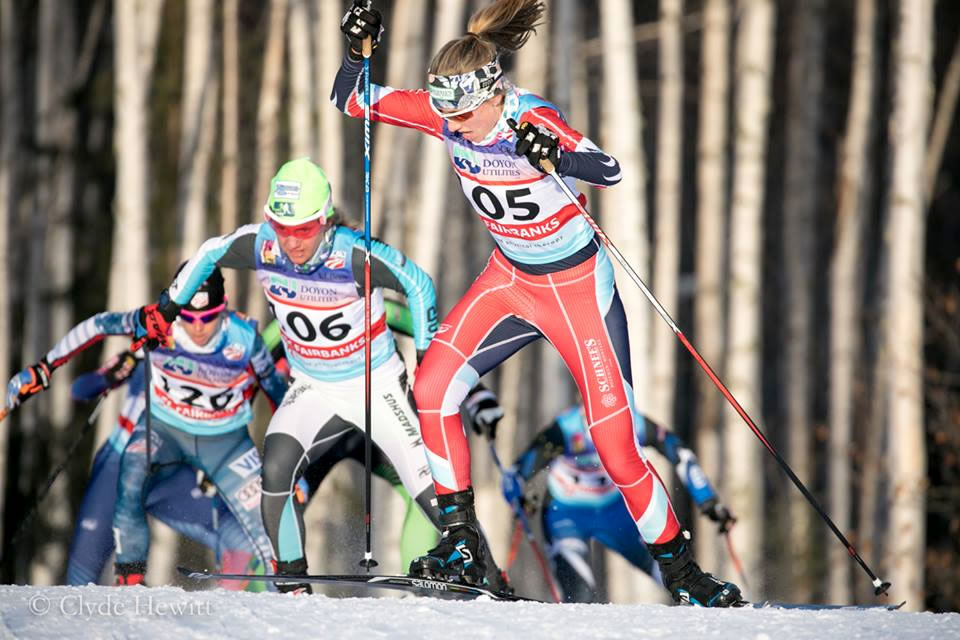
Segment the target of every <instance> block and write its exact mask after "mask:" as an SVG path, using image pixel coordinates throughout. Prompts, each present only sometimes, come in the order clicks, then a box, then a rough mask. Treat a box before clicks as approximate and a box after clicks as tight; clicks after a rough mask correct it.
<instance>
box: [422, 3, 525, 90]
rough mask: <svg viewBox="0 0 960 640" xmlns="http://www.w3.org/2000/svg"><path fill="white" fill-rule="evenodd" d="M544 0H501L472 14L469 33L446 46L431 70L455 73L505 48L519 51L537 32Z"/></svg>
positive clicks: (479, 63) (430, 71) (440, 72)
mask: <svg viewBox="0 0 960 640" xmlns="http://www.w3.org/2000/svg"><path fill="white" fill-rule="evenodd" d="M543 12H544V4H543V2H542V1H541V0H497V1H496V2H494V3H493V4H491V5H490V6H488V7H484V8H483V9H480V10H479V11H477V12H476V13H474V14H473V15H472V16H471V17H470V22H468V23H467V34H466V35H465V36H463V37H460V38H457V39H456V40H451V41H450V42H448V43H446V44H445V45H443V47H441V48H440V51H438V52H437V54H436V55H435V56H433V60H432V61H431V62H430V69H429V73H432V74H436V75H442V76H447V75H454V74H460V73H466V72H468V71H473V70H474V69H479V68H480V67H482V66H483V65H485V64H487V63H488V62H490V61H491V60H493V59H494V58H495V57H497V55H498V54H499V53H500V52H502V51H516V50H517V49H519V48H520V47H522V46H523V45H524V44H525V43H526V42H527V40H528V39H529V38H530V34H531V33H536V28H537V26H539V25H540V24H542V22H541V18H543Z"/></svg>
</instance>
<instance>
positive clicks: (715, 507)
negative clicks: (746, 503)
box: [700, 498, 737, 533]
mask: <svg viewBox="0 0 960 640" xmlns="http://www.w3.org/2000/svg"><path fill="white" fill-rule="evenodd" d="M700 510H701V511H702V512H703V515H705V516H707V517H708V518H710V519H711V520H713V521H714V522H716V523H717V524H719V525H720V533H727V532H728V531H730V529H732V528H733V525H734V524H735V523H736V521H737V519H736V518H735V517H733V514H732V513H730V509H727V507H726V505H724V504H722V503H721V502H720V501H719V500H717V499H716V498H713V499H711V500H707V501H706V502H704V503H703V505H701V507H700Z"/></svg>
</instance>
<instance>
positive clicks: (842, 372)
mask: <svg viewBox="0 0 960 640" xmlns="http://www.w3.org/2000/svg"><path fill="white" fill-rule="evenodd" d="M875 24H876V0H857V5H856V17H855V26H854V40H853V64H852V68H853V73H852V83H851V88H850V105H849V108H848V111H847V131H846V136H845V138H844V141H843V148H842V152H841V153H842V155H841V158H840V175H839V176H838V182H839V185H838V189H837V191H838V194H839V202H838V206H837V227H836V247H835V249H834V254H833V264H832V267H831V271H830V423H829V424H830V439H829V446H828V450H829V453H828V456H829V473H828V476H829V478H830V482H829V492H830V502H829V505H830V515H831V517H832V518H833V521H834V522H835V523H836V525H837V527H838V528H839V529H840V530H841V531H843V532H844V533H845V534H847V533H849V532H850V528H851V525H852V513H853V500H852V497H853V496H852V486H851V480H852V474H851V458H852V454H853V450H852V445H853V421H854V398H855V396H854V389H855V381H856V378H855V375H856V367H857V365H858V358H859V356H860V353H861V350H860V344H861V341H862V338H861V335H860V323H861V314H860V299H861V297H862V294H861V285H862V282H863V279H862V277H861V275H860V274H861V271H862V267H863V251H862V249H861V243H862V242H863V238H864V231H865V225H866V216H865V215H864V213H865V209H866V204H867V203H866V198H865V189H864V186H865V185H864V182H865V180H866V175H867V157H868V148H869V140H870V133H871V130H872V121H873V118H874V114H873V97H874V73H875V72H876V69H875V67H876V63H875V62H874V48H875V46H876V44H875V43H876V35H875ZM824 535H826V536H828V538H829V540H828V541H827V544H828V545H829V546H828V547H827V548H828V549H829V561H828V563H827V564H828V566H829V587H828V598H827V600H828V601H829V602H835V603H837V604H845V603H847V602H852V600H853V598H852V596H853V594H852V592H851V588H850V578H851V569H852V567H853V565H852V563H851V562H850V558H849V556H848V554H847V552H846V549H844V548H843V546H842V545H839V544H836V542H835V541H834V540H833V538H832V534H830V533H829V532H825V534H824Z"/></svg>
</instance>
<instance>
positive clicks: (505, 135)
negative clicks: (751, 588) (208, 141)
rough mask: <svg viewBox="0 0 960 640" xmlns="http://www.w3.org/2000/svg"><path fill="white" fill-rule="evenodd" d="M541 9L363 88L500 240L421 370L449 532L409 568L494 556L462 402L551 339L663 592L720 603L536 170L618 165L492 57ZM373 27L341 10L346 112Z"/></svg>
mask: <svg viewBox="0 0 960 640" xmlns="http://www.w3.org/2000/svg"><path fill="white" fill-rule="evenodd" d="M543 11H544V5H543V3H542V2H539V1H537V0H498V1H497V2H494V3H492V4H490V5H489V6H486V7H484V8H483V9H481V10H479V11H477V12H476V13H474V14H473V16H472V17H471V18H470V21H469V23H468V25H467V33H466V35H464V36H462V37H461V38H457V39H455V40H452V41H450V42H448V43H446V44H445V45H443V47H441V49H440V51H439V52H437V54H436V55H435V56H434V57H433V60H432V61H431V63H430V67H429V72H428V75H427V90H426V91H424V90H402V89H395V88H392V87H382V86H374V87H373V88H372V95H371V96H369V102H370V104H371V114H372V117H373V118H374V119H375V120H378V121H380V122H384V123H388V124H393V125H396V126H402V127H409V128H412V129H416V130H418V131H421V132H423V133H426V134H427V135H430V136H433V137H436V138H439V139H440V140H442V141H443V143H444V144H445V145H446V148H447V151H448V152H449V155H450V162H451V165H452V168H453V170H454V172H455V173H456V175H457V178H458V179H459V181H460V185H461V187H462V188H463V192H464V195H465V196H466V197H467V198H468V200H470V202H471V204H472V205H473V207H474V209H475V210H476V212H477V214H478V215H479V216H480V219H481V220H482V221H483V223H484V224H485V225H486V226H487V228H488V229H489V230H490V233H491V235H492V236H493V239H494V240H495V241H496V243H497V248H496V249H495V250H494V252H493V254H492V255H491V256H490V260H489V262H488V263H487V266H486V268H485V269H484V270H483V272H482V273H481V274H480V275H479V276H478V277H477V279H476V280H474V282H473V283H472V284H471V285H470V288H469V289H468V290H467V292H466V293H465V294H464V297H463V298H462V299H461V300H460V301H459V302H458V303H457V304H455V305H454V307H453V309H452V310H451V311H450V313H449V314H448V315H447V317H446V318H445V319H444V321H443V323H442V324H441V325H440V329H439V330H438V332H437V337H436V338H435V339H434V340H433V341H432V342H431V343H430V348H429V349H428V351H427V353H426V355H425V356H424V359H423V362H422V363H421V366H420V369H419V371H418V372H417V377H416V385H415V387H414V394H415V396H416V401H417V406H418V407H419V409H420V413H421V426H422V430H423V439H424V442H425V443H426V447H427V455H428V459H429V461H430V471H431V473H432V474H433V478H434V484H435V487H436V491H437V498H438V501H439V504H440V507H441V511H442V514H443V525H444V536H443V538H442V539H441V541H440V543H439V545H438V546H437V547H436V548H434V549H433V550H432V551H430V553H428V554H426V555H424V556H423V557H421V558H419V559H417V560H416V561H415V562H414V563H413V564H412V565H411V567H410V573H411V574H413V575H417V576H424V577H436V578H440V579H445V580H453V581H465V582H470V583H482V582H483V581H484V579H485V576H486V566H485V565H486V564H489V563H492V561H493V559H492V558H491V557H490V556H489V554H488V553H486V550H485V549H484V548H483V545H482V544H481V543H480V540H481V538H482V536H481V534H480V526H479V523H478V521H477V517H476V513H475V506H474V496H473V488H472V486H471V485H472V483H471V478H470V471H471V469H470V448H469V443H468V441H467V437H466V434H465V433H464V430H463V424H462V422H461V419H460V414H459V406H460V404H461V403H462V402H463V400H464V398H465V397H466V395H467V392H468V390H469V389H470V388H471V387H473V385H474V383H475V382H476V381H477V380H478V379H479V378H480V377H481V376H483V375H484V374H485V373H487V372H488V371H491V370H492V369H494V368H495V367H497V366H498V365H499V364H500V363H501V362H503V361H504V360H506V359H507V358H509V357H510V356H511V355H513V354H514V353H516V352H517V351H518V350H520V349H521V348H522V347H524V346H525V345H527V344H529V343H531V342H533V341H535V340H538V339H541V338H546V339H547V340H549V341H550V343H551V344H552V345H553V346H554V347H555V348H556V349H557V351H558V352H559V353H560V356H561V357H562V358H563V360H564V362H565V363H566V365H567V368H568V369H569V370H570V372H571V374H572V375H573V377H574V379H575V380H576V383H577V386H578V388H579V390H580V395H581V396H582V397H583V398H584V403H585V406H586V413H587V420H588V423H589V428H590V431H591V436H592V437H593V441H594V443H595V445H596V448H597V454H598V456H599V459H600V460H601V463H602V464H603V466H604V468H605V469H606V470H607V472H608V473H609V475H610V477H611V478H612V479H613V480H614V482H615V484H616V486H617V488H618V489H619V490H620V491H621V492H622V494H623V497H624V500H625V501H626V505H627V508H628V510H629V512H630V517H631V519H632V520H633V521H634V522H635V523H636V526H637V528H638V529H639V531H640V535H641V536H642V537H643V539H644V541H645V542H647V544H648V546H649V548H650V551H651V553H652V555H653V556H654V558H655V559H656V560H657V562H658V563H659V564H660V568H661V570H662V572H663V576H664V582H665V583H666V585H667V588H668V590H669V591H670V593H671V595H672V596H673V598H674V600H676V601H678V602H688V603H693V604H700V605H703V606H731V605H734V604H737V603H739V602H740V590H739V588H737V586H736V585H734V584H732V583H730V582H725V581H723V580H718V579H716V578H714V577H713V576H712V575H710V574H708V573H704V572H703V571H702V570H701V569H700V567H699V565H698V564H697V562H696V560H695V559H694V557H693V554H692V553H691V551H690V544H689V541H690V537H689V533H687V532H685V531H683V529H682V528H681V526H680V523H679V522H678V520H677V517H676V515H675V514H674V511H673V507H672V505H671V503H670V498H669V496H668V495H667V493H666V491H665V490H664V488H663V485H662V483H661V482H660V480H659V478H657V475H656V473H655V472H654V471H653V469H652V467H651V466H650V465H649V463H648V462H647V460H646V459H645V458H644V456H643V453H642V452H641V450H640V449H639V447H638V446H637V445H636V442H635V439H634V424H633V411H632V399H631V398H632V395H633V391H632V388H631V386H632V380H631V371H630V361H629V353H630V349H629V338H628V334H627V321H626V316H625V314H624V310H623V305H622V303H621V301H620V297H619V294H618V293H617V289H616V285H615V282H614V275H613V267H612V265H611V263H610V260H609V258H608V257H607V253H606V250H605V249H604V248H603V246H602V244H601V242H600V240H599V239H598V238H597V236H596V234H595V232H594V230H593V228H592V227H591V226H590V224H589V223H588V222H587V220H586V219H585V218H584V217H583V216H581V215H580V214H579V210H578V209H577V208H576V207H575V206H574V205H573V204H572V203H571V202H570V201H569V200H568V199H567V197H566V196H565V194H564V192H563V191H562V190H561V189H560V187H559V186H558V185H557V184H556V182H555V181H554V179H553V177H552V176H549V175H547V172H546V170H545V169H546V167H547V166H548V164H549V165H552V167H554V168H555V170H556V173H557V174H558V175H559V176H561V177H562V178H563V179H564V180H565V181H566V184H567V186H568V187H569V188H570V189H571V190H573V191H574V192H576V189H577V184H576V181H577V180H582V181H584V182H586V183H587V184H592V185H596V186H598V187H609V186H613V185H615V184H617V183H618V182H619V181H620V179H621V177H622V176H621V173H620V167H619V165H618V163H617V160H616V159H615V158H613V157H611V156H610V155H608V154H606V153H604V152H603V151H602V150H600V148H599V147H597V146H596V145H595V144H594V143H593V142H592V141H590V140H589V139H588V138H586V137H585V136H584V135H583V134H581V133H580V132H578V131H576V130H574V129H572V128H571V127H570V126H569V125H568V124H567V123H566V121H565V119H564V117H563V115H562V114H561V113H560V111H559V109H557V107H556V106H555V105H553V104H551V103H549V102H547V101H546V100H544V99H542V98H540V97H538V96H536V95H534V94H532V93H530V92H529V91H526V90H524V89H520V88H518V87H515V86H514V85H513V84H512V83H510V82H509V80H507V78H506V77H505V76H504V74H503V69H502V66H501V62H500V57H501V55H503V54H506V53H510V52H512V51H516V50H518V49H520V47H522V46H523V45H524V43H526V41H527V39H528V38H529V37H530V35H531V34H532V33H533V32H534V30H535V27H536V26H537V25H538V24H539V23H540V21H541V18H542V16H543ZM381 23H382V19H381V16H380V14H379V12H377V11H375V10H373V9H372V7H371V3H370V2H369V1H362V0H355V1H354V3H353V5H352V6H351V8H350V9H349V10H348V11H347V13H346V15H344V17H343V20H342V21H341V25H340V28H341V30H342V31H343V32H344V33H345V34H346V36H347V38H348V40H349V49H348V51H347V53H346V55H345V57H344V59H343V61H342V63H341V66H340V69H339V71H338V72H337V75H336V78H335V79H334V85H333V92H332V95H331V99H332V100H333V102H334V103H335V104H336V105H337V107H338V108H339V109H340V110H341V111H343V112H344V113H346V114H348V115H350V116H353V117H360V116H361V115H362V114H363V112H364V109H363V104H364V100H365V99H366V98H364V97H363V96H362V95H361V92H362V87H361V84H362V83H361V82H360V76H361V70H362V63H361V60H362V54H361V51H362V48H363V42H364V40H365V39H367V38H369V39H370V41H371V43H372V45H373V48H374V50H375V48H376V46H377V44H378V42H379V39H380V32H381V29H382V27H381ZM517 123H518V124H517ZM514 127H516V129H517V131H514ZM545 163H548V164H545ZM438 179H440V178H439V177H438ZM580 197H581V199H582V198H583V196H580Z"/></svg>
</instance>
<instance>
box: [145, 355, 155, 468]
mask: <svg viewBox="0 0 960 640" xmlns="http://www.w3.org/2000/svg"><path fill="white" fill-rule="evenodd" d="M152 378H153V376H152V367H151V366H150V348H149V347H148V346H147V345H146V343H144V345H143V404H144V407H143V408H144V421H145V425H146V432H147V471H146V475H145V476H144V478H145V479H146V478H149V477H150V471H151V469H152V468H153V466H152V463H153V460H152V459H151V453H150V449H151V447H152V445H153V439H152V436H153V420H152V418H151V415H150V394H151V393H152V392H153V387H152V386H151V385H152Z"/></svg>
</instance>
